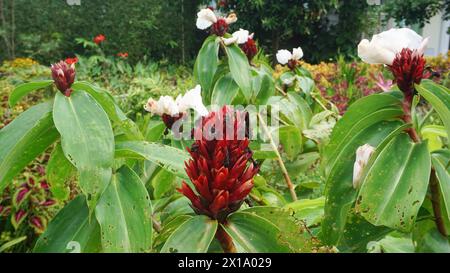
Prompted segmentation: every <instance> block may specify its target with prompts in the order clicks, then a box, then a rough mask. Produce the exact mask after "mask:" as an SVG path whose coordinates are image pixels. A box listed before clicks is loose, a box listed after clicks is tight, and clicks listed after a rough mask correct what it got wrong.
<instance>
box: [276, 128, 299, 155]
mask: <svg viewBox="0 0 450 273" xmlns="http://www.w3.org/2000/svg"><path fill="white" fill-rule="evenodd" d="M278 130H279V136H280V143H281V145H282V146H283V150H284V152H286V155H287V158H288V159H289V160H293V159H294V158H295V157H297V155H299V154H300V153H301V152H302V150H303V149H302V148H303V146H302V145H303V144H302V134H301V133H300V130H299V129H298V128H297V127H296V126H292V125H289V126H282V127H280V128H279V129H278Z"/></svg>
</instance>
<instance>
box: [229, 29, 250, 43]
mask: <svg viewBox="0 0 450 273" xmlns="http://www.w3.org/2000/svg"><path fill="white" fill-rule="evenodd" d="M249 37H250V35H249V32H248V30H245V29H242V28H241V29H239V30H238V31H236V32H234V33H233V38H235V39H236V41H237V43H238V44H245V43H246V42H247V41H248V38H249Z"/></svg>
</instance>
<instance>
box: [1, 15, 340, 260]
mask: <svg viewBox="0 0 450 273" xmlns="http://www.w3.org/2000/svg"><path fill="white" fill-rule="evenodd" d="M236 21H237V16H236V14H234V13H231V14H229V15H227V16H219V15H216V13H215V12H214V11H213V10H211V9H203V10H201V11H200V12H199V13H198V18H197V22H196V25H197V27H198V28H199V29H200V30H201V31H207V32H208V33H209V36H208V37H207V38H206V40H205V41H204V43H203V45H202V47H201V49H200V51H199V54H198V56H197V59H196V62H195V66H194V77H195V81H196V82H197V85H196V86H193V89H191V90H188V91H187V92H185V93H184V94H180V95H179V96H177V97H176V98H173V97H168V96H163V97H160V98H149V99H148V101H146V102H145V101H143V102H142V106H143V110H144V109H145V110H146V112H148V113H147V114H146V115H145V116H144V117H143V118H142V119H140V120H139V119H138V120H137V122H136V123H134V122H133V121H131V120H130V119H128V118H127V117H126V115H125V114H124V113H123V112H122V110H121V109H120V108H119V107H118V105H117V103H116V102H115V99H114V97H112V96H111V94H110V93H109V92H108V91H107V90H103V89H101V88H98V87H97V86H95V85H94V84H91V83H87V82H81V81H77V80H76V76H77V75H76V65H77V58H67V59H66V60H65V61H60V62H58V63H56V64H53V65H52V66H51V68H50V70H51V75H52V79H51V80H46V81H38V82H29V83H23V84H21V85H18V86H17V87H16V88H15V89H14V90H13V92H12V93H11V94H10V97H9V104H10V106H11V107H15V105H16V104H17V103H18V102H19V101H20V100H21V99H22V98H23V97H24V96H26V95H27V94H29V93H31V92H33V91H38V90H43V89H54V90H56V92H55V95H54V96H53V97H52V98H50V99H49V100H48V101H46V102H43V103H40V104H38V105H35V106H33V107H31V108H29V109H27V110H26V111H24V112H23V113H22V114H21V115H19V116H18V117H17V118H16V119H15V120H13V121H12V122H11V123H9V124H8V125H7V126H6V127H4V128H3V129H2V130H0V145H1V146H0V191H2V190H3V189H4V188H5V187H6V186H8V185H9V184H10V183H11V181H12V180H13V178H14V177H15V176H16V175H18V174H19V173H20V172H21V171H22V170H23V169H24V168H25V167H26V166H27V165H28V164H30V163H31V162H32V161H33V159H34V158H35V157H37V156H38V155H39V154H42V153H43V152H44V151H47V150H51V156H50V160H49V164H48V166H47V170H46V174H47V181H48V185H49V190H50V191H51V192H52V194H53V196H54V197H55V199H56V200H57V201H58V202H67V205H65V206H64V207H63V208H62V209H61V210H60V211H59V212H58V214H57V215H56V216H55V217H54V219H52V220H51V221H49V223H48V225H46V228H45V230H44V228H42V231H41V232H42V235H41V236H40V237H39V239H38V241H37V242H36V245H35V247H34V251H35V252H72V251H76V252H208V251H209V252H311V251H313V250H314V251H318V250H319V247H320V246H321V245H320V244H319V241H318V239H317V238H316V237H315V235H314V234H313V233H312V232H311V231H310V230H309V225H308V224H307V223H306V222H305V221H303V220H302V219H297V218H296V217H294V216H293V214H294V213H293V212H292V211H291V210H290V209H288V208H283V207H280V206H279V205H277V206H276V205H274V204H275V202H273V196H276V198H278V200H279V202H283V203H285V204H288V203H291V202H294V203H293V204H296V203H295V202H296V200H297V191H298V188H297V185H295V184H294V183H293V181H292V179H291V175H293V174H292V171H291V172H290V171H288V169H287V167H286V165H285V163H284V161H285V160H286V159H288V160H290V161H291V162H294V163H295V162H299V163H298V164H299V166H302V168H303V167H305V166H306V167H308V166H311V165H312V164H313V163H314V161H315V160H317V158H318V155H319V153H318V150H319V148H318V146H319V145H324V144H325V143H326V140H325V139H326V138H328V135H329V131H331V128H332V126H333V125H334V123H333V122H330V123H325V122H324V121H325V120H328V119H329V118H330V117H331V116H332V115H333V113H332V112H331V111H328V110H327V111H321V110H325V109H326V108H325V109H322V108H318V109H319V111H313V110H312V108H317V107H316V106H317V105H318V104H316V102H314V101H309V102H308V101H307V96H308V95H307V93H308V92H307V91H305V92H302V93H298V92H295V91H289V90H283V89H282V88H280V87H279V86H277V83H276V81H275V80H274V77H273V76H272V74H273V72H274V71H273V69H272V68H271V67H270V65H268V64H267V63H265V62H264V61H262V60H261V58H258V51H259V50H258V46H257V43H256V42H255V40H254V39H255V38H256V37H257V35H255V34H253V33H251V32H250V31H247V30H244V29H239V30H236V31H234V32H232V33H229V32H228V31H229V30H230V26H232V24H233V23H235V22H236ZM104 41H105V36H103V35H99V36H97V37H96V38H95V39H94V43H96V44H101V43H102V42H104ZM293 55H294V56H293V57H292V58H289V59H292V60H290V61H289V62H288V63H289V66H290V67H291V69H293V70H295V69H298V70H299V71H302V72H301V73H304V74H305V75H304V77H305V79H306V78H308V77H309V80H310V81H308V84H309V86H303V87H304V88H306V89H308V90H311V89H313V82H312V80H311V78H310V76H308V75H306V72H307V71H306V70H303V69H302V68H301V66H300V64H299V62H298V59H299V58H301V56H300V57H298V55H299V50H296V51H295V52H294V54H293ZM210 105H211V106H210ZM280 105H282V106H283V107H280V114H279V115H278V114H276V115H275V114H273V115H272V113H275V112H274V111H272V110H273V109H277V108H278V107H277V106H280ZM213 106H214V107H213ZM234 106H239V107H240V108H239V109H238V107H236V109H234ZM249 106H252V107H254V108H256V109H257V110H256V111H255V112H253V113H250V111H248V110H247V108H246V107H249ZM258 107H261V109H262V110H260V108H258ZM193 113H194V114H193ZM251 114H253V116H252V115H251ZM192 116H193V117H194V120H193V121H194V122H193V123H194V126H193V127H189V126H187V125H188V124H185V123H183V122H184V120H185V119H188V118H189V117H192ZM267 116H269V117H270V118H271V119H270V120H268V119H266V117H267ZM267 118H268V117H267ZM255 120H256V123H257V124H258V125H259V127H260V129H261V130H260V131H258V132H256V134H255V135H256V136H257V137H254V135H253V133H254V132H253V131H252V130H250V124H251V123H252V122H254V121H255ZM278 122H281V124H282V126H278V127H276V126H275V125H276V124H277V123H278ZM180 124H181V126H179V127H178V130H175V127H176V126H177V125H180ZM330 124H331V126H330ZM321 128H325V130H324V131H326V132H325V134H323V133H322V134H321V132H319V131H321V130H322V129H321ZM308 129H309V131H307V130H308ZM177 132H180V133H183V136H184V135H188V136H191V137H192V138H190V139H183V138H179V136H180V135H179V134H177ZM204 132H205V133H204ZM217 134H219V135H220V134H222V135H225V136H226V137H225V138H223V137H222V138H220V137H217ZM261 135H262V137H261ZM276 135H279V136H280V137H279V142H276V141H275V136H276ZM263 142H266V143H265V144H268V147H269V150H264V149H262V148H261V147H262V146H263V144H264V143H263ZM304 147H308V156H309V157H308V158H309V159H308V160H298V159H299V158H300V157H301V156H302V153H303V150H304V149H306V148H304ZM271 161H273V162H275V163H276V164H277V165H278V166H279V168H278V173H279V174H280V175H281V177H282V178H283V180H284V181H283V183H284V188H283V189H282V190H283V191H286V192H285V195H286V197H283V195H282V194H279V193H277V191H276V189H275V188H273V187H272V186H271V185H269V183H267V182H266V181H265V178H264V177H263V176H262V175H259V174H258V173H259V172H260V170H261V166H262V164H264V163H265V162H271ZM297 174H298V171H297V173H296V174H294V175H297ZM73 177H75V183H76V185H75V187H76V189H77V190H75V191H71V189H72V188H73V185H71V187H69V185H68V184H67V182H68V181H69V180H72V178H73ZM69 178H70V179H69ZM78 189H79V190H80V192H79V193H78ZM74 194H77V195H76V196H75V197H74V196H73V195H74ZM283 194H284V193H283ZM271 196H272V197H271ZM69 199H70V200H69ZM299 201H302V200H299ZM318 202H319V206H320V204H323V202H322V201H321V200H318ZM320 202H322V203H320ZM278 204H279V203H278ZM303 206H304V205H303ZM313 206H315V205H314V204H313ZM327 250H328V249H325V250H324V251H327Z"/></svg>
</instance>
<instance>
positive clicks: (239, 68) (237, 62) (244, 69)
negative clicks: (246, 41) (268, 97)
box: [225, 44, 253, 102]
mask: <svg viewBox="0 0 450 273" xmlns="http://www.w3.org/2000/svg"><path fill="white" fill-rule="evenodd" d="M225 51H226V53H227V56H228V64H229V66H230V72H231V75H232V76H233V79H234V81H235V82H236V83H237V85H238V86H239V88H240V89H241V91H242V93H243V94H244V97H245V99H246V100H247V102H250V99H251V98H252V96H253V92H252V78H251V74H250V64H249V63H248V59H247V56H246V55H245V54H244V52H242V50H241V49H240V48H239V47H238V46H237V45H236V44H232V45H229V46H226V47H225Z"/></svg>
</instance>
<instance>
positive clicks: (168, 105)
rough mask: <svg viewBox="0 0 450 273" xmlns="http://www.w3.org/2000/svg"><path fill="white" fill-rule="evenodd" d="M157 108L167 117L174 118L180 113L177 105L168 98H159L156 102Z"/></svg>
mask: <svg viewBox="0 0 450 273" xmlns="http://www.w3.org/2000/svg"><path fill="white" fill-rule="evenodd" d="M158 108H159V111H160V112H161V113H162V114H166V115H169V116H176V115H178V114H179V113H180V112H181V111H180V109H179V108H178V105H177V103H176V102H175V101H174V99H173V98H172V97H170V96H162V97H160V98H159V101H158Z"/></svg>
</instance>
